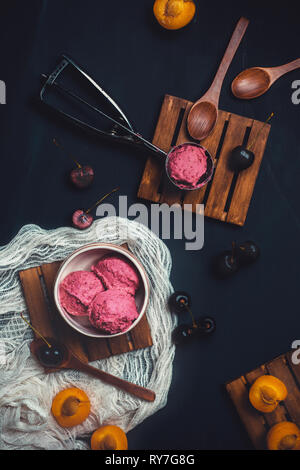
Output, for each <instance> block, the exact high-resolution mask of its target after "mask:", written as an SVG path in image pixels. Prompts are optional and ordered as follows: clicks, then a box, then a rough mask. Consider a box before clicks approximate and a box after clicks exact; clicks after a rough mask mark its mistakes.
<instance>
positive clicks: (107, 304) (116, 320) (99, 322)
mask: <svg viewBox="0 0 300 470" xmlns="http://www.w3.org/2000/svg"><path fill="white" fill-rule="evenodd" d="M88 312H89V319H90V322H91V324H92V325H93V326H94V327H95V328H98V329H100V330H102V331H104V332H106V333H110V334H115V333H120V332H122V331H126V330H127V329H128V328H129V327H130V325H131V324H132V323H133V322H134V320H135V319H136V318H137V317H138V315H139V314H138V311H137V309H136V304H135V300H134V297H133V296H132V295H130V294H128V293H127V292H125V291H121V290H119V289H109V290H107V291H104V292H100V293H99V294H97V295H96V297H95V298H94V300H93V302H92V303H91V305H90V307H89V309H88Z"/></svg>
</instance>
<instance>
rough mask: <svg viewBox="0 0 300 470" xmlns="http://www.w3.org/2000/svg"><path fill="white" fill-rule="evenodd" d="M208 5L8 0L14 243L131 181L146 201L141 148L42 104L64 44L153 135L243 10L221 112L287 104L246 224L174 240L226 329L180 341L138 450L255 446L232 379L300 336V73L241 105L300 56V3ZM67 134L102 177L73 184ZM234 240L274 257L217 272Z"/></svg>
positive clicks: (7, 218)
mask: <svg viewBox="0 0 300 470" xmlns="http://www.w3.org/2000/svg"><path fill="white" fill-rule="evenodd" d="M196 3H197V15H196V17H195V19H194V21H193V22H192V23H191V24H190V25H189V26H188V27H187V28H185V29H182V30H180V31H173V32H172V31H166V30H163V29H161V28H160V27H159V26H158V25H157V24H156V22H155V20H154V19H153V15H152V4H153V0H144V1H142V2H141V1H140V0H131V1H130V2H124V1H121V0H116V1H114V2H99V1H96V0H85V1H84V2H82V1H79V0H72V1H71V0H51V1H47V0H28V1H27V2H20V1H16V0H6V1H3V2H1V20H2V21H1V31H0V41H1V53H0V60H1V62H0V79H1V80H4V81H5V83H6V86H7V104H6V105H1V106H0V125H1V131H0V132H1V134H0V135H1V138H0V155H1V184H0V191H1V202H2V212H1V214H2V215H1V231H0V234H1V236H0V243H1V245H4V244H6V243H8V242H9V241H10V240H11V239H12V237H13V236H14V235H15V234H16V233H17V232H18V230H19V229H20V228H21V227H22V226H23V225H24V224H28V223H34V224H38V225H40V226H41V227H43V228H49V229H50V228H51V229H52V228H56V227H60V226H64V225H68V224H69V223H70V214H71V213H72V212H73V210H74V209H77V208H78V207H82V206H83V207H89V205H90V203H92V202H93V201H95V200H97V199H98V198H99V197H100V196H101V195H103V194H105V193H106V192H108V191H110V190H111V189H113V188H114V187H116V186H118V185H120V187H121V190H120V193H121V194H123V195H127V196H128V204H131V203H134V202H137V197H136V194H137V190H138V186H139V182H140V179H141V176H142V173H143V169H144V162H145V158H144V155H143V154H142V153H138V152H136V151H133V150H131V149H130V148H128V147H118V146H112V145H111V144H109V143H106V142H103V141H100V140H96V139H91V138H90V137H88V136H87V135H86V134H84V133H81V132H78V131H77V130H75V129H73V128H71V127H69V126H67V125H66V124H65V123H63V122H61V121H59V120H57V119H55V118H53V117H51V116H50V115H48V114H46V113H45V111H44V110H43V109H41V108H40V107H39V106H38V103H37V101H38V93H39V89H40V78H39V74H40V73H41V72H45V73H47V72H49V71H51V70H52V68H53V67H54V65H55V63H56V59H57V56H58V55H59V54H60V53H62V52H66V53H68V54H70V55H71V56H73V57H74V58H75V59H77V61H78V62H79V63H80V64H82V65H83V66H84V67H86V68H87V70H88V71H89V72H90V74H91V75H92V76H94V77H95V78H96V79H97V81H98V82H99V83H101V84H102V86H103V88H104V89H105V90H106V91H108V92H109V93H111V94H112V96H113V97H115V98H116V100H117V101H118V102H119V103H120V104H121V106H122V107H123V109H124V110H125V112H126V113H127V114H128V115H129V116H130V117H131V119H132V120H133V122H134V123H135V125H136V128H137V129H138V130H139V131H140V132H141V133H142V134H143V135H144V136H145V137H146V138H148V139H151V138H152V136H153V132H154V128H155V123H156V121H157V118H158V113H159V109H160V107H161V104H162V100H163V96H164V95H165V94H166V93H168V94H171V95H174V96H179V97H182V98H185V99H187V100H190V101H194V100H196V99H197V98H198V97H200V96H201V95H202V94H203V93H204V92H205V91H206V89H207V88H208V86H209V84H210V83H211V80H212V78H213V76H214V74H215V72H216V69H217V67H218V65H219V62H220V60H221V58H222V55H223V52H224V50H225V47H226V45H227V43H228V40H229V38H230V35H231V33H232V31H233V28H234V26H235V24H236V22H237V20H238V19H239V17H240V16H242V15H244V16H246V17H248V18H249V19H250V25H249V27H248V30H247V32H246V35H245V37H244V39H243V41H242V44H241V46H240V48H239V50H238V52H237V54H236V56H235V58H234V60H233V63H232V65H231V67H230V69H229V71H228V74H227V76H226V79H225V82H224V86H223V89H222V93H221V99H220V107H221V109H223V110H225V111H229V112H233V113H236V114H240V115H242V116H247V117H249V118H252V119H253V118H254V119H257V120H261V121H264V120H265V119H266V118H267V116H268V115H269V114H270V113H271V112H272V111H273V112H274V113H275V117H274V118H273V121H272V129H271V133H270V136H269V142H268V146H267V149H266V152H265V156H264V159H263V163H262V167H261V171H260V174H259V177H258V180H257V184H256V187H255V191H254V197H253V200H252V203H251V206H250V210H249V213H248V217H247V221H246V224H245V225H244V227H242V228H238V227H235V226H231V225H229V224H224V223H221V222H217V221H213V220H208V219H207V220H206V223H205V246H204V249H202V250H201V251H197V252H192V251H185V249H184V243H185V241H184V240H182V241H181V240H170V241H166V243H167V245H168V247H169V248H170V251H171V254H172V258H173V269H172V275H171V277H172V282H173V284H174V287H175V288H176V289H180V290H186V291H188V292H189V293H190V294H191V295H192V301H193V312H194V314H195V316H197V315H200V314H207V315H212V316H214V317H215V318H216V320H217V331H216V333H215V335H214V336H213V337H212V338H211V339H209V340H208V341H199V342H198V343H194V344H191V345H187V346H186V347H185V348H182V349H178V350H177V353H176V357H175V361H174V374H173V381H172V386H171V389H170V394H169V399H168V404H167V406H166V407H165V408H164V409H163V410H161V411H160V412H158V413H157V414H155V415H154V416H152V417H151V418H149V419H147V420H146V421H145V422H144V423H143V424H142V425H140V426H138V427H137V428H136V429H134V430H133V431H132V432H130V434H129V436H128V438H129V445H130V448H131V449H251V443H250V441H249V439H248V437H247V435H246V433H245V431H244V429H243V427H242V426H241V424H240V422H239V419H238V417H237V415H236V413H235V411H234V409H233V407H232V404H231V403H230V401H229V399H228V397H227V395H226V393H225V390H224V388H223V386H222V384H224V383H225V382H227V381H229V380H230V379H233V378H235V377H237V376H239V375H241V374H242V373H244V372H245V371H247V370H252V369H254V368H255V367H256V366H258V365H259V364H262V363H264V362H266V361H268V360H270V359H272V358H273V357H275V356H276V355H279V354H281V353H284V352H286V351H287V350H288V349H289V348H290V346H291V343H292V341H293V340H295V339H297V336H298V337H299V335H300V332H299V327H300V320H299V312H298V297H299V294H298V292H299V235H300V233H299V227H300V219H299V179H300V158H299V150H300V147H299V113H300V104H299V105H296V104H293V103H292V100H291V96H292V92H293V91H294V90H293V89H292V83H293V82H294V81H295V80H300V71H294V72H291V73H290V74H288V75H286V76H285V77H283V78H282V79H281V80H280V81H278V82H277V83H276V84H275V85H274V86H273V87H272V89H271V90H270V91H269V92H268V93H267V94H265V95H264V96H262V97H261V98H258V99H256V100H253V101H249V102H247V101H239V100H237V99H235V98H234V97H233V95H232V94H231V92H230V84H231V81H232V80H233V78H234V77H235V76H236V75H237V73H239V72H240V71H241V70H242V69H244V68H247V67H251V66H256V65H261V66H277V65H280V64H283V63H285V62H288V61H290V60H292V59H295V58H297V57H299V6H298V7H296V6H293V4H289V5H285V4H282V3H281V6H278V5H279V4H278V2H267V1H265V2H262V1H257V0H251V1H250V0H245V1H243V2H241V1H239V2H234V1H231V0H228V1H226V2H217V3H216V2H208V1H204V0H203V1H202V0H201V1H199V2H198V1H197V2H196ZM294 5H296V3H294ZM297 8H298V11H297ZM54 136H55V137H56V138H57V139H58V140H60V141H61V143H63V145H64V146H65V147H66V148H67V149H69V151H70V153H73V154H74V155H76V157H77V158H78V160H79V161H81V162H83V163H91V164H92V165H93V167H94V169H95V171H96V180H95V184H94V185H93V187H92V188H90V189H89V190H88V191H86V192H82V193H80V192H78V191H75V190H73V189H71V188H70V187H69V185H68V184H67V182H66V174H67V173H68V171H69V170H70V168H71V167H72V163H71V162H70V160H69V159H68V158H67V157H65V156H64V155H63V154H62V153H61V152H60V151H59V150H58V149H57V148H56V147H55V146H54V145H53V144H52V138H53V137H54ZM116 168H118V171H116ZM114 201H117V198H116V197H115V199H114ZM233 239H235V240H238V241H243V240H247V239H253V240H255V241H256V242H257V243H258V244H259V245H260V247H261V251H262V256H261V259H260V261H259V262H258V263H257V264H255V265H253V266H252V267H251V268H249V269H245V270H243V271H241V272H240V273H239V274H238V275H237V276H236V277H235V278H233V279H231V280H229V281H226V282H222V281H217V280H215V279H214V278H213V276H212V274H211V269H210V268H211V260H212V257H213V256H214V255H215V254H216V253H218V252H219V251H222V250H224V249H227V248H229V247H230V245H231V242H232V240H233Z"/></svg>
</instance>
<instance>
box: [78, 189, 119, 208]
mask: <svg viewBox="0 0 300 470" xmlns="http://www.w3.org/2000/svg"><path fill="white" fill-rule="evenodd" d="M119 189H120V188H119V187H118V188H115V189H113V190H112V191H110V192H109V193H107V194H105V196H103V197H102V198H101V199H99V201H97V202H95V204H94V205H93V206H92V207H90V208H89V209H88V210H87V211H85V213H86V214H88V213H89V212H91V210H92V209H94V208H95V207H97V206H98V205H99V204H100V203H101V202H102V201H104V199H106V198H107V197H108V196H110V195H111V194H112V193H114V192H116V191H118V190H119Z"/></svg>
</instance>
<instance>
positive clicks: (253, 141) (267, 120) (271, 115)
mask: <svg viewBox="0 0 300 470" xmlns="http://www.w3.org/2000/svg"><path fill="white" fill-rule="evenodd" d="M273 116H274V113H271V114H270V116H269V117H268V118H267V119H266V120H265V122H264V124H263V125H262V126H261V128H260V130H259V131H258V134H257V136H256V137H255V139H253V140H252V142H251V143H250V145H249V146H248V147H247V149H248V150H250V149H251V148H252V147H253V145H254V144H255V142H256V141H257V139H258V137H259V136H260V133H261V131H262V130H263V128H264V127H265V125H266V124H267V123H268V122H269V121H270V119H272V117H273Z"/></svg>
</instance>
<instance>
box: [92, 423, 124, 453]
mask: <svg viewBox="0 0 300 470" xmlns="http://www.w3.org/2000/svg"><path fill="white" fill-rule="evenodd" d="M91 449H92V450H127V449H128V442H127V437H126V434H125V432H124V431H123V430H122V429H121V428H119V426H113V425H107V426H101V427H100V428H98V429H97V430H96V431H95V432H94V433H93V434H92V437H91Z"/></svg>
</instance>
